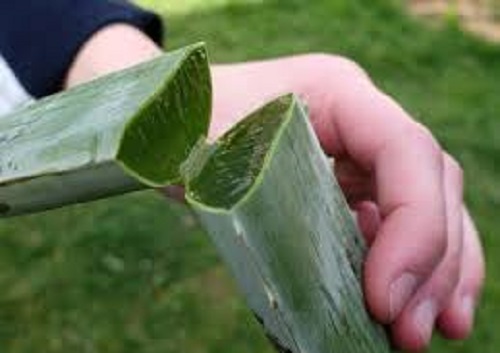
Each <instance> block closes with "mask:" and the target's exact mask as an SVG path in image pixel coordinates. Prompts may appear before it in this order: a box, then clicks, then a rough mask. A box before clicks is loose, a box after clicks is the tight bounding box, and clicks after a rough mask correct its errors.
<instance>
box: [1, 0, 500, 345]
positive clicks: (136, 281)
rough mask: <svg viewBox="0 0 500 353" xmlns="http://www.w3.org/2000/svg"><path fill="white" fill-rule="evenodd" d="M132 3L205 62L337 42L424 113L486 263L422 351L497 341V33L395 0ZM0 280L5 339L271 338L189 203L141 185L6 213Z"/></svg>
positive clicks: (155, 341) (197, 341)
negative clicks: (446, 154) (452, 167)
mask: <svg viewBox="0 0 500 353" xmlns="http://www.w3.org/2000/svg"><path fill="white" fill-rule="evenodd" d="M142 3H143V4H144V5H147V6H148V7H152V8H154V9H156V10H157V11H158V12H159V13H161V14H162V15H164V16H165V18H167V27H168V36H167V43H166V45H167V48H175V47H179V46H182V45H184V44H188V43H190V42H194V41H199V40H204V41H206V42H208V44H209V47H210V51H211V56H212V59H213V60H214V61H217V62H230V61H234V60H248V59H254V58H264V57H273V56H277V55H286V54H292V53H300V52H309V51H321V52H332V53H338V54H343V55H347V56H349V57H351V58H353V59H355V60H357V61H358V62H359V63H361V65H363V66H364V67H365V68H366V69H367V70H368V71H369V72H370V74H371V75H372V77H373V78H374V80H375V81H376V82H377V83H378V84H379V85H380V86H381V87H383V88H384V89H385V90H387V91H388V92H389V93H391V94H392V95H393V96H395V97H396V98H397V99H398V100H399V101H401V102H402V103H403V105H404V106H405V107H406V108H407V109H408V110H409V111H410V112H411V113H412V114H413V115H414V116H415V117H417V118H418V119H421V120H422V121H423V122H425V123H426V124H428V125H429V126H430V127H431V129H432V130H433V131H434V133H435V134H436V135H437V136H438V138H439V139H440V141H441V142H442V143H443V145H445V146H446V147H447V148H448V149H449V150H450V151H451V152H452V154H453V155H455V156H456V157H457V158H458V159H459V160H460V161H461V162H462V163H463V165H464V167H465V171H466V177H467V199H468V201H469V205H470V207H471V209H472V213H473V214H474V216H475V218H476V221H477V223H478V226H479V229H480V231H481V234H482V237H483V242H484V245H485V248H486V253H487V259H488V276H489V277H488V283H487V286H486V290H485V295H484V300H483V302H482V306H481V309H480V312H479V316H478V318H477V327H476V330H475V331H474V335H473V336H472V337H471V339H470V340H468V341H466V342H463V343H450V342H445V341H443V340H440V339H436V340H435V342H434V344H433V345H432V348H431V352H436V353H437V352H442V353H446V352H485V353H497V352H498V349H499V348H498V347H500V335H499V334H498V332H499V328H500V326H499V325H497V323H496V320H498V318H499V317H500V284H499V282H498V280H499V279H500V277H499V275H500V256H499V254H500V248H499V246H500V239H499V238H498V236H496V234H495V233H496V231H497V229H499V228H500V218H499V217H498V207H499V206H500V120H499V118H498V116H497V115H498V112H500V99H499V97H500V84H499V79H500V60H499V59H500V48H499V47H496V46H493V45H490V44H486V43H484V42H481V41H480V40H477V39H474V38H472V37H471V36H469V35H466V34H463V33H462V32H460V30H459V29H458V28H457V26H456V24H454V23H452V22H450V23H447V24H444V26H442V28H441V29H436V28H434V29H430V28H427V27H425V26H424V25H422V24H421V23H420V22H418V21H416V20H414V19H412V18H410V17H408V16H407V15H405V14H404V13H403V10H402V8H401V6H402V5H401V2H400V1H391V0H385V1H384V0H371V1H367V0H311V1H306V0H261V1H259V0H253V1H252V0H240V1H238V0H172V1H167V0H142ZM346 89H348V87H346ZM242 94H244V92H242ZM429 202H432V200H429ZM497 256H499V257H498V258H497ZM0 288H1V290H0V350H1V351H3V352H15V353H20V352H110V353H111V352H134V353H137V352H148V353H153V352H163V353H168V352H189V353H209V352H210V353H224V352H238V353H246V352H248V353H250V352H255V353H257V352H258V353H265V352H271V349H270V348H269V345H268V344H267V342H266V340H265V338H264V337H263V335H262V333H261V331H260V329H259V327H258V325H257V324H256V323H255V322H254V320H253V318H252V316H251V315H250V313H249V312H248V311H247V309H246V307H245V305H244V303H243V301H242V300H241V299H240V297H239V296H238V295H237V294H236V293H237V292H236V290H235V288H234V285H233V282H232V281H231V279H230V277H229V276H228V274H227V273H226V271H225V270H224V268H223V266H222V265H221V264H220V262H219V260H218V258H217V255H216V253H215V252H214V249H213V247H212V246H211V244H210V243H209V241H208V240H207V237H206V236H205V234H204V233H203V231H201V230H200V229H199V228H198V226H197V225H196V222H195V220H194V218H193V217H192V215H191V214H190V213H189V212H188V211H187V210H186V209H185V208H184V207H183V206H180V205H177V204H173V203H167V202H165V201H164V200H163V199H162V198H161V197H159V196H158V195H156V194H155V193H152V192H146V193H138V194H134V195H130V196H126V197H120V198H115V199H112V200H106V201H100V202H95V203H91V204H87V205H80V206H74V207H69V208H66V209H62V210H58V211H54V212H48V213H45V214H40V215H36V216H29V217H24V218H16V219H9V220H2V222H0Z"/></svg>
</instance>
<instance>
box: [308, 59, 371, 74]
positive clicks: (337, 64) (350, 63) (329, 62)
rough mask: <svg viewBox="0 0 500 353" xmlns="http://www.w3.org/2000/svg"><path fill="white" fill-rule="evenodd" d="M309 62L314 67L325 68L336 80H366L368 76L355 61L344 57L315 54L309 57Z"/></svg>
mask: <svg viewBox="0 0 500 353" xmlns="http://www.w3.org/2000/svg"><path fill="white" fill-rule="evenodd" d="M310 60H311V62H312V63H313V65H314V66H316V67H323V68H327V70H328V71H329V72H330V73H331V74H332V75H333V76H334V77H336V78H337V79H338V78H349V79H353V78H362V79H368V74H367V73H366V71H365V70H364V69H363V68H362V67H361V66H360V65H359V64H358V63H357V62H356V61H354V60H352V59H350V58H347V57H344V56H339V55H332V54H326V53H316V54H311V55H310Z"/></svg>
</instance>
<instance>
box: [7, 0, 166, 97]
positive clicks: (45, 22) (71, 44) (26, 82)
mask: <svg viewBox="0 0 500 353" xmlns="http://www.w3.org/2000/svg"><path fill="white" fill-rule="evenodd" d="M111 23H128V24H130V25H133V26H135V27H137V28H139V29H140V30H142V31H143V32H145V33H146V34H147V35H149V36H150V37H151V38H152V39H153V40H154V41H155V42H156V43H158V44H159V45H161V42H162V23H161V20H160V18H159V17H158V16H156V15H155V14H153V13H150V12H148V11H145V10H142V9H139V8H138V7H136V6H134V5H132V4H130V3H128V2H126V1H124V0H14V1H10V0H9V1H7V0H2V1H0V54H1V55H2V56H3V57H4V59H5V60H6V61H7V63H8V65H9V66H10V67H11V69H12V70H13V71H14V73H15V75H16V76H17V78H18V79H19V81H20V82H21V84H22V85H23V86H24V87H25V89H26V90H27V91H28V93H30V94H31V95H32V96H34V97H42V96H46V95H49V94H52V93H55V92H57V91H59V90H60V89H61V88H62V84H63V80H64V77H65V75H66V73H67V70H68V68H69V66H70V64H71V62H72V61H73V59H74V57H75V55H76V53H77V52H78V50H79V48H80V47H81V45H82V44H83V43H84V42H85V41H86V40H87V39H88V38H89V37H90V36H91V35H92V34H93V33H94V32H95V31H97V30H99V29H100V28H102V27H103V26H106V25H108V24H111Z"/></svg>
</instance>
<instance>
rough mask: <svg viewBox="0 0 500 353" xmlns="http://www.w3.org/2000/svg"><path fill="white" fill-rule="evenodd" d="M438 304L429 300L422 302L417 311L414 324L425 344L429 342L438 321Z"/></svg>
mask: <svg viewBox="0 0 500 353" xmlns="http://www.w3.org/2000/svg"><path fill="white" fill-rule="evenodd" d="M436 309H437V308H436V303H435V302H434V301H433V300H431V299H427V300H424V301H423V302H421V303H420V304H419V305H418V306H417V308H416V309H415V314H414V315H415V316H414V323H415V326H416V328H417V330H418V334H419V336H420V339H421V340H422V342H423V343H427V342H429V340H430V339H431V336H432V330H433V328H434V321H435V320H436V311H437V310H436Z"/></svg>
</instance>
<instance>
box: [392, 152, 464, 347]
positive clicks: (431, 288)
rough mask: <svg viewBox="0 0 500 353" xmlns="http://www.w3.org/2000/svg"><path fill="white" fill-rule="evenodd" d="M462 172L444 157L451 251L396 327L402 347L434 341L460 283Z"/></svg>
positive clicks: (394, 328) (409, 305)
mask: <svg viewBox="0 0 500 353" xmlns="http://www.w3.org/2000/svg"><path fill="white" fill-rule="evenodd" d="M462 183H463V182H462V171H461V169H460V167H459V166H458V164H457V163H456V162H455V161H454V160H453V159H452V158H450V157H449V156H447V155H445V156H444V191H445V202H446V225H447V238H448V242H447V249H446V253H445V254H444V257H443V258H442V260H441V262H440V263H439V265H438V266H437V267H436V269H435V270H434V271H433V273H432V275H431V276H430V277H429V279H428V280H427V281H426V282H425V283H423V285H422V286H421V287H420V288H419V289H418V291H417V292H416V293H415V295H413V297H412V298H411V299H410V301H409V302H408V303H407V304H406V306H405V307H404V309H403V308H401V312H400V313H397V314H396V315H398V316H397V318H396V320H395V322H394V323H393V324H392V330H393V333H394V334H393V337H394V340H395V343H396V344H397V346H399V347H404V348H406V349H410V350H414V351H417V350H421V349H423V348H424V347H425V346H426V345H427V344H428V343H429V341H430V338H431V335H432V331H433V329H434V323H435V320H436V317H437V316H438V314H439V313H440V312H441V311H442V310H443V309H444V308H445V307H446V306H447V305H448V303H449V300H450V298H451V296H452V294H453V292H454V291H455V288H456V286H457V284H458V280H459V274H460V266H461V261H462V241H463V217H462V214H463V213H462V208H463V206H462Z"/></svg>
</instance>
